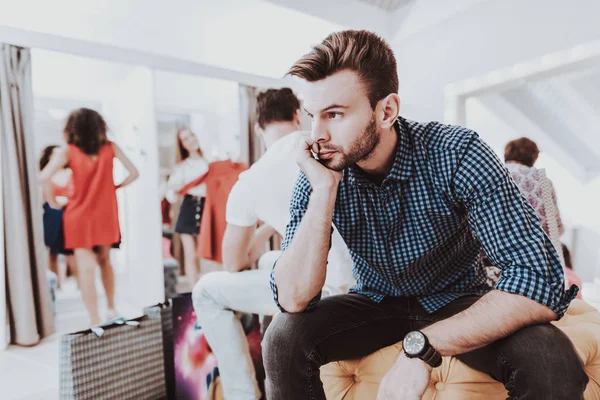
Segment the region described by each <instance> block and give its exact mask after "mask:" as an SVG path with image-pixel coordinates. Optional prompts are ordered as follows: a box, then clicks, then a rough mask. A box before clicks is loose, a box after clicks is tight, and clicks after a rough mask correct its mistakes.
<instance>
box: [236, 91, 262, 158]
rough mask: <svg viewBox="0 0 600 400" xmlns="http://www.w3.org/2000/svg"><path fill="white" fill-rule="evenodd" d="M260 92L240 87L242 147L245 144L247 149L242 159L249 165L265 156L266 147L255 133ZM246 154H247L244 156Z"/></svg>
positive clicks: (244, 150)
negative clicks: (257, 100) (257, 98)
mask: <svg viewBox="0 0 600 400" xmlns="http://www.w3.org/2000/svg"><path fill="white" fill-rule="evenodd" d="M258 93H259V90H258V89H257V88H255V87H253V86H245V85H240V110H241V114H242V115H241V118H240V120H241V122H242V132H241V133H242V135H241V137H242V138H244V139H245V140H242V147H244V143H245V144H246V146H247V147H246V148H245V149H242V158H243V159H245V160H247V162H248V165H252V164H254V163H255V162H256V160H258V159H259V158H260V156H262V155H263V153H264V152H265V146H264V144H263V143H262V141H261V140H260V138H259V137H258V136H256V132H255V131H254V124H256V96H257V95H258ZM244 152H245V153H246V154H244Z"/></svg>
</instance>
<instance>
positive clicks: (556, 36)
mask: <svg viewBox="0 0 600 400" xmlns="http://www.w3.org/2000/svg"><path fill="white" fill-rule="evenodd" d="M442 2H443V3H446V2H445V1H441V0H437V1H430V0H425V3H427V4H429V5H430V8H431V11H432V12H433V8H434V6H436V5H440V3H442ZM419 3H421V1H418V2H417V6H418V4H419ZM462 3H465V1H463V2H462ZM467 3H471V4H467V5H468V7H466V8H465V9H464V10H463V11H462V12H461V13H459V14H455V15H453V16H451V17H450V18H448V19H445V20H443V21H441V22H440V23H438V24H436V25H434V26H430V27H429V29H424V30H416V31H415V33H410V32H409V33H408V34H407V35H406V36H402V35H399V38H398V39H396V40H394V41H393V43H392V45H393V48H394V51H395V54H396V58H397V60H398V70H399V76H400V95H401V98H402V101H403V106H402V113H403V114H404V115H406V116H408V117H411V118H414V119H420V120H442V119H443V112H444V108H443V107H444V103H443V100H444V86H445V85H446V84H449V83H453V82H456V81H460V80H463V79H467V78H469V77H472V76H475V75H479V74H483V73H485V72H487V71H491V70H493V69H496V68H499V67H504V66H509V65H512V64H515V63H517V62H519V61H523V60H529V59H531V58H534V57H538V56H541V55H544V54H546V53H549V52H552V51H557V50H561V49H566V48H570V47H573V46H576V45H578V44H581V43H584V42H588V41H592V40H596V39H598V38H600V24H599V23H598V18H597V16H598V15H600V1H597V0H571V1H563V0H527V1H522V0H486V1H471V2H467ZM420 15H421V17H420V18H419V19H418V20H412V21H411V24H412V25H419V24H424V25H426V26H427V25H429V24H428V19H429V17H430V14H428V13H427V12H422V13H421V14H420ZM409 18H410V16H409Z"/></svg>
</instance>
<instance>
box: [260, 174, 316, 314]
mask: <svg viewBox="0 0 600 400" xmlns="http://www.w3.org/2000/svg"><path fill="white" fill-rule="evenodd" d="M311 192H312V188H311V186H310V183H309V181H308V178H306V175H304V173H303V172H300V175H299V176H298V180H297V181H296V185H295V186H294V191H293V193H292V200H291V201H290V221H289V223H288V225H287V227H286V229H285V237H284V238H283V242H282V243H281V250H282V254H283V252H285V250H286V249H287V248H288V246H289V245H290V243H291V242H292V239H293V238H294V235H295V233H296V230H297V229H298V226H299V225H300V222H301V221H302V218H303V217H304V214H305V213H306V208H307V207H308V201H309V199H310V194H311ZM275 268H277V262H275V264H273V269H272V270H271V276H270V283H271V290H272V291H273V299H274V300H275V304H277V307H278V308H279V310H281V311H282V312H286V310H285V309H284V308H283V307H281V304H279V299H278V292H277V283H276V282H275ZM320 299H321V292H319V294H318V295H317V296H316V297H315V298H313V299H312V300H311V301H310V303H309V304H308V306H307V308H306V309H307V310H309V309H311V308H313V307H314V306H315V305H316V304H317V303H318V302H319V300H320Z"/></svg>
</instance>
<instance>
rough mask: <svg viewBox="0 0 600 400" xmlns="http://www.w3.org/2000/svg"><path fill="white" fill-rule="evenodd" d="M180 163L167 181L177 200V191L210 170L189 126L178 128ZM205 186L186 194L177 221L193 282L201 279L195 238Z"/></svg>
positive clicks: (171, 195) (188, 274)
mask: <svg viewBox="0 0 600 400" xmlns="http://www.w3.org/2000/svg"><path fill="white" fill-rule="evenodd" d="M176 151H177V164H176V165H175V168H174V170H173V172H172V173H171V175H170V176H169V180H168V182H167V190H168V192H169V196H167V199H168V200H169V201H170V202H171V203H174V202H175V201H177V198H178V194H179V192H180V191H181V189H183V188H184V187H185V186H187V184H189V183H190V182H191V181H193V180H195V179H197V178H199V177H200V176H202V175H204V174H205V173H206V172H207V171H208V162H207V161H206V160H205V159H204V157H203V155H202V150H201V149H200V144H199V143H198V138H197V137H196V135H195V134H194V133H193V132H192V131H190V130H189V129H180V130H179V131H178V132H177V148H176ZM205 196H206V186H205V185H204V184H201V185H198V186H195V187H193V188H191V189H190V190H189V191H187V193H186V194H185V196H184V197H183V202H182V203H181V207H180V209H179V216H178V217H177V223H176V224H175V232H176V233H179V234H180V235H181V242H182V244H183V257H184V270H185V275H186V276H187V277H188V279H189V280H190V283H191V284H192V285H194V284H195V283H196V281H197V279H198V258H197V257H196V238H197V236H198V233H199V231H200V218H201V217H202V209H203V207H204V198H205Z"/></svg>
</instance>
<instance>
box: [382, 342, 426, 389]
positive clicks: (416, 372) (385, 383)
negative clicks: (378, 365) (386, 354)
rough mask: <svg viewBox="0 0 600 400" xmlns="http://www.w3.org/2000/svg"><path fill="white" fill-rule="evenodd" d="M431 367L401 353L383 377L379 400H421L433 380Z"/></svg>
mask: <svg viewBox="0 0 600 400" xmlns="http://www.w3.org/2000/svg"><path fill="white" fill-rule="evenodd" d="M431 370H432V368H431V366H429V365H428V364H427V363H426V362H425V361H423V360H421V359H418V358H408V357H406V355H405V354H404V353H401V354H400V355H399V356H398V359H396V362H395V363H394V365H393V366H392V368H390V370H389V371H388V372H387V374H385V376H384V377H383V379H382V381H381V384H380V385H379V392H378V393H377V400H421V397H423V395H424V394H425V391H426V390H427V386H429V381H430V379H431Z"/></svg>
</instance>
